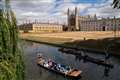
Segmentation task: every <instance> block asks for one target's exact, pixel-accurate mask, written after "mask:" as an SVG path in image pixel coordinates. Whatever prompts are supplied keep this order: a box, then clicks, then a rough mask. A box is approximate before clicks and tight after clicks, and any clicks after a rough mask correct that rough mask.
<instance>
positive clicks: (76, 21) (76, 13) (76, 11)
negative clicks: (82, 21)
mask: <svg viewBox="0 0 120 80" xmlns="http://www.w3.org/2000/svg"><path fill="white" fill-rule="evenodd" d="M75 29H76V30H79V25H78V9H77V7H75Z"/></svg>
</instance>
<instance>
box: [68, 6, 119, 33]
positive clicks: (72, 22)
mask: <svg viewBox="0 0 120 80" xmlns="http://www.w3.org/2000/svg"><path fill="white" fill-rule="evenodd" d="M78 12H79V10H78V9H77V8H75V10H74V12H70V10H69V9H68V14H67V15H68V30H69V31H77V30H78V31H113V30H120V18H115V17H114V18H106V19H105V18H101V19H98V18H97V16H96V15H94V16H90V15H88V16H80V15H79V13H78Z"/></svg>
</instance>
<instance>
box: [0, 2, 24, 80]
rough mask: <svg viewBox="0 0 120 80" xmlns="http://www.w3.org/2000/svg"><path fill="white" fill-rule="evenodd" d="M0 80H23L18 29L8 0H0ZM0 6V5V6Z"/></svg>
mask: <svg viewBox="0 0 120 80" xmlns="http://www.w3.org/2000/svg"><path fill="white" fill-rule="evenodd" d="M0 1H1V3H2V8H1V9H0V80H23V79H24V72H23V70H24V66H23V61H22V56H21V52H20V49H19V47H18V29H17V24H16V23H17V22H16V17H15V14H14V12H13V11H12V10H11V7H10V0H0ZM0 5H1V4H0Z"/></svg>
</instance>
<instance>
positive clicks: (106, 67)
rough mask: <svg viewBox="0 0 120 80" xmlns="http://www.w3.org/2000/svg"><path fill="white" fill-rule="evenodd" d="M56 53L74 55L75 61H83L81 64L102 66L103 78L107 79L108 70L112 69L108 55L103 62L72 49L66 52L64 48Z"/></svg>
mask: <svg viewBox="0 0 120 80" xmlns="http://www.w3.org/2000/svg"><path fill="white" fill-rule="evenodd" d="M58 51H61V52H63V53H66V54H72V55H74V56H75V60H76V61H79V62H81V61H83V63H87V62H91V63H94V64H97V65H102V66H103V67H104V76H105V77H109V73H110V70H111V69H112V68H113V65H112V64H108V62H110V56H111V55H109V54H106V55H105V59H104V60H100V59H97V58H94V57H91V56H89V55H88V54H87V53H86V52H83V51H79V52H78V51H76V50H74V49H68V50H67V49H64V48H60V49H58ZM107 64H108V65H107Z"/></svg>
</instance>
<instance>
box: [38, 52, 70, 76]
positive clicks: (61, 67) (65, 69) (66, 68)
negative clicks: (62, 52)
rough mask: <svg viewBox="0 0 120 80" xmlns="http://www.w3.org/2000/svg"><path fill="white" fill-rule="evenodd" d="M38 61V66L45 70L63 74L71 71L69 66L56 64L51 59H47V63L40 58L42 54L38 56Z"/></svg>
mask: <svg viewBox="0 0 120 80" xmlns="http://www.w3.org/2000/svg"><path fill="white" fill-rule="evenodd" d="M38 60H39V61H38V62H40V64H41V65H43V66H44V67H47V68H50V69H53V70H56V71H59V72H62V73H65V74H67V73H68V72H70V71H71V68H70V67H69V66H65V65H62V64H58V63H56V62H55V61H53V60H51V59H49V60H48V61H47V60H45V59H44V58H43V57H42V54H39V55H38Z"/></svg>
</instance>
